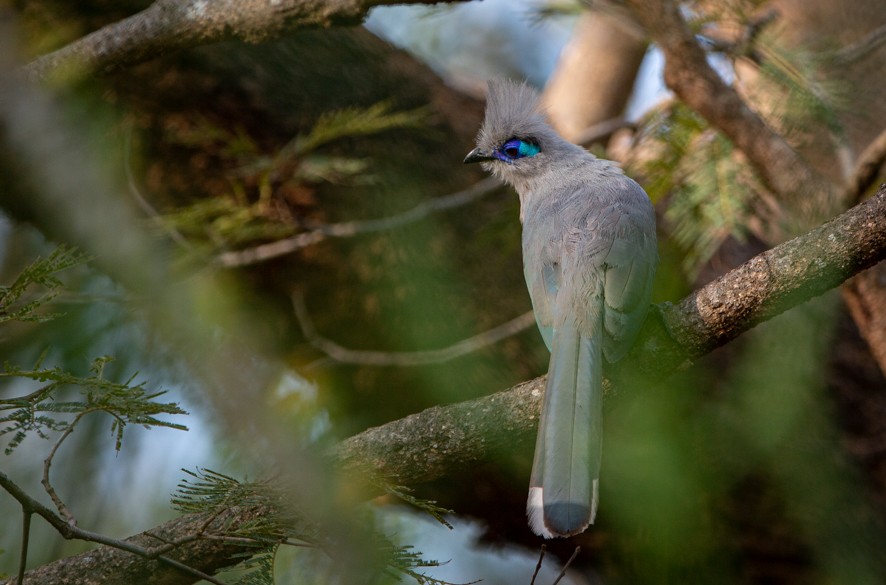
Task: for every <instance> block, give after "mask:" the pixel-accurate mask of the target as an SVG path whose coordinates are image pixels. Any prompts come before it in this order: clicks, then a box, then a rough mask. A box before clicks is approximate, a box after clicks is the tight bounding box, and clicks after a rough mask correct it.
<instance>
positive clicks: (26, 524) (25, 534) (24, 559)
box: [16, 506, 33, 585]
mask: <svg viewBox="0 0 886 585" xmlns="http://www.w3.org/2000/svg"><path fill="white" fill-rule="evenodd" d="M32 514H33V512H31V511H29V510H26V509H25V507H24V506H22V550H21V554H20V556H19V562H18V577H17V578H16V583H17V585H24V582H25V567H26V566H27V565H28V543H29V542H30V541H31V515H32Z"/></svg>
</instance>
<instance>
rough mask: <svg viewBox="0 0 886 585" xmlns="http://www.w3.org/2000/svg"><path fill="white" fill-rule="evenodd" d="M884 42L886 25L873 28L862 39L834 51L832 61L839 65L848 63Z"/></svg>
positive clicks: (885, 39)
mask: <svg viewBox="0 0 886 585" xmlns="http://www.w3.org/2000/svg"><path fill="white" fill-rule="evenodd" d="M883 43H886V25H883V26H881V27H879V28H875V29H874V30H872V31H871V32H870V33H868V34H867V35H866V36H865V37H864V38H863V39H861V40H860V41H858V42H855V43H852V44H851V45H849V46H847V47H843V48H842V49H839V50H838V51H835V52H834V61H836V62H837V63H838V64H840V65H849V64H851V63H853V62H855V61H858V60H859V59H861V58H862V57H864V56H865V55H868V54H870V53H871V52H872V51H874V50H876V49H877V47H879V46H880V45H882V44H883Z"/></svg>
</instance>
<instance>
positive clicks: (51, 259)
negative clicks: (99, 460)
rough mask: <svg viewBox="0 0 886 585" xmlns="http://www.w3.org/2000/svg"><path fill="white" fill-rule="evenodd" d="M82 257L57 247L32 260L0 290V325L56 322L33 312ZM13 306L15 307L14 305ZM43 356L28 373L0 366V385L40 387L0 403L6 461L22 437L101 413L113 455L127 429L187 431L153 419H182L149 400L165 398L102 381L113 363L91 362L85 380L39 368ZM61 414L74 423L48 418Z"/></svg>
mask: <svg viewBox="0 0 886 585" xmlns="http://www.w3.org/2000/svg"><path fill="white" fill-rule="evenodd" d="M85 260H86V257H85V256H84V255H83V254H81V253H80V252H78V251H77V250H75V249H72V248H67V247H64V246H61V247H59V248H56V249H55V250H54V251H53V252H52V253H51V254H49V256H48V257H46V258H38V259H37V260H35V261H34V262H32V263H31V264H30V265H29V266H27V267H26V268H25V269H24V270H23V271H22V272H21V273H20V274H19V275H18V276H17V277H16V278H15V280H14V281H13V283H12V284H11V285H9V286H0V323H5V322H8V321H39V322H46V321H50V320H52V319H54V318H56V317H57V316H58V314H53V313H43V314H37V309H38V308H40V307H41V306H43V305H45V304H46V303H48V302H49V301H51V300H52V299H53V298H54V297H55V296H56V295H57V294H58V293H59V289H61V288H62V282H61V280H59V279H58V278H57V276H56V275H57V273H59V272H60V271H62V270H65V269H67V268H71V267H73V266H77V265H79V264H81V263H83V262H85ZM32 288H43V289H46V290H45V292H43V293H41V294H40V296H37V297H36V298H33V299H32V300H26V301H25V302H23V303H22V302H21V301H23V300H24V299H25V298H26V297H25V295H26V294H27V293H28V292H29V291H30V290H31V289H32ZM17 303H18V305H17ZM46 353H47V351H44V352H43V354H42V355H41V356H40V358H39V359H38V361H37V363H36V364H35V365H34V366H33V367H32V368H31V369H23V368H21V367H19V366H16V365H12V364H10V363H9V362H4V364H3V370H2V372H0V380H2V379H7V380H12V379H16V380H30V381H31V382H37V383H39V384H40V386H39V388H37V389H36V390H34V391H32V392H29V393H28V394H26V395H23V396H15V397H11V398H0V413H2V412H4V411H11V412H9V414H4V415H0V436H2V435H7V434H10V433H12V437H11V438H10V439H9V442H8V444H7V446H6V448H5V453H6V455H10V454H11V453H12V451H13V450H14V449H15V448H16V447H18V446H19V445H20V444H21V442H22V441H24V440H25V438H26V437H27V435H28V433H34V434H36V435H38V436H39V437H41V438H44V439H49V438H50V436H49V433H59V432H64V431H69V430H71V429H72V428H73V426H74V425H76V424H77V423H78V422H79V421H80V420H81V419H82V418H83V417H84V416H86V415H88V414H91V413H99V412H101V413H105V414H108V415H110V416H111V417H112V421H111V432H112V434H113V435H114V437H115V444H114V448H115V449H116V450H117V451H119V450H120V447H121V445H122V442H123V432H124V430H125V428H126V425H128V424H137V425H141V426H143V427H145V428H150V427H168V428H173V429H178V430H187V427H185V426H184V425H180V424H176V423H171V422H167V421H164V420H161V419H158V418H156V416H157V415H160V414H170V415H176V414H187V413H186V412H185V411H184V410H182V409H181V408H179V406H178V405H177V404H175V403H161V402H157V401H156V400H155V399H156V398H158V397H160V396H162V395H163V394H165V392H149V391H147V390H146V388H145V384H146V382H140V383H138V384H134V385H133V381H134V379H135V376H136V375H137V374H133V375H132V376H131V377H130V378H129V379H128V380H126V381H125V382H114V381H112V380H108V379H106V378H105V375H104V372H105V365H106V364H107V363H108V362H110V361H112V359H113V358H111V357H108V356H103V357H99V358H96V359H95V360H93V362H92V365H91V366H90V368H89V370H90V372H91V373H90V375H89V376H85V377H84V376H77V375H74V374H72V373H70V372H67V371H65V370H64V369H63V368H61V367H58V366H55V367H52V368H45V367H43V365H42V362H43V360H44V358H45V357H46ZM69 388H79V389H80V393H81V396H82V399H81V400H62V399H61V398H62V392H63V391H65V390H66V389H69ZM60 414H67V415H76V416H75V417H73V419H72V417H70V416H68V417H64V418H60V417H57V416H54V415H60Z"/></svg>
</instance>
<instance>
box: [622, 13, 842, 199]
mask: <svg viewBox="0 0 886 585" xmlns="http://www.w3.org/2000/svg"><path fill="white" fill-rule="evenodd" d="M625 4H626V5H627V6H628V7H629V8H630V9H631V11H632V12H633V14H634V17H635V18H636V19H637V21H639V22H640V23H641V24H642V25H643V27H644V28H645V29H646V30H647V32H648V33H649V35H650V36H651V37H652V39H653V40H654V41H655V42H656V43H657V44H658V46H659V47H660V48H661V50H662V52H663V53H664V55H665V72H664V77H665V82H666V83H667V85H668V87H670V88H671V89H672V90H673V91H674V93H676V94H677V95H678V96H679V97H680V99H681V100H683V102H684V103H686V104H687V105H688V106H689V107H690V108H692V109H693V110H695V111H696V112H697V113H698V114H699V115H701V116H702V117H703V118H704V119H705V120H707V122H708V123H709V124H711V126H713V127H714V128H717V129H718V130H720V131H721V132H722V133H723V134H724V135H725V136H726V137H727V138H729V140H731V141H732V143H733V144H735V146H736V147H737V148H738V149H739V150H741V151H742V152H743V153H744V154H745V156H746V157H747V158H748V161H750V163H751V165H752V166H753V168H754V169H755V170H756V171H757V173H758V174H759V175H760V178H761V180H762V181H763V183H764V184H765V185H766V186H767V187H768V188H769V189H771V190H772V191H774V192H775V193H777V194H779V195H781V196H790V197H792V199H793V200H795V201H805V200H807V199H809V198H812V199H813V200H815V201H831V200H832V192H833V191H834V189H835V186H834V185H832V184H831V183H830V182H828V181H827V180H825V179H823V178H822V177H821V176H819V175H818V173H816V172H815V171H814V170H813V169H812V168H811V167H810V166H809V165H807V164H806V162H805V161H804V160H803V159H802V158H801V157H800V156H799V155H798V154H797V152H796V151H795V150H794V149H793V148H791V146H790V145H789V144H788V143H787V142H786V141H785V139H784V138H783V137H782V136H780V135H779V134H778V133H776V132H775V131H774V130H773V129H772V128H770V127H769V126H768V125H767V124H766V123H765V122H764V121H763V119H762V118H760V116H758V115H757V114H756V113H755V112H754V111H753V110H751V109H750V108H749V107H748V106H747V104H745V102H744V101H743V100H742V99H741V97H740V96H739V95H738V93H737V92H736V91H735V89H734V88H732V87H730V86H729V85H727V84H726V82H724V81H723V79H722V78H721V77H720V76H719V75H718V74H717V73H716V72H715V71H714V70H713V68H711V66H710V65H709V64H708V62H707V60H706V55H705V52H704V50H703V49H702V48H701V46H700V45H699V44H698V42H697V41H696V40H695V37H694V36H693V34H692V31H691V30H690V29H689V27H688V26H687V24H686V21H685V20H684V19H683V17H682V15H681V13H680V7H679V6H678V5H677V3H675V2H674V1H673V0H625Z"/></svg>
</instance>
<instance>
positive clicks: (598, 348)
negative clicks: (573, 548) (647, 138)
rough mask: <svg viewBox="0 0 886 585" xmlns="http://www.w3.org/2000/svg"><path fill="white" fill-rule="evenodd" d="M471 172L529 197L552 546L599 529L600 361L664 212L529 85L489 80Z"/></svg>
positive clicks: (611, 344)
mask: <svg viewBox="0 0 886 585" xmlns="http://www.w3.org/2000/svg"><path fill="white" fill-rule="evenodd" d="M464 162H465V163H478V162H479V163H482V166H483V168H484V169H485V170H487V171H489V172H491V173H493V174H494V175H496V176H497V177H499V178H501V179H502V180H504V181H505V182H507V183H509V184H510V185H512V186H513V187H514V189H515V190H516V191H517V194H518V195H519V197H520V221H521V222H522V223H523V271H524V274H525V276H526V285H527V287H528V288H529V295H530V296H531V297H532V307H533V309H534V310H535V319H536V322H537V323H538V328H539V330H540V331H541V335H542V337H543V338H544V341H545V344H546V345H547V346H548V349H549V350H550V352H551V361H550V364H549V366H548V377H547V385H546V388H545V398H544V406H543V410H542V414H541V419H540V421H539V428H538V438H537V439H536V446H535V458H534V461H533V465H532V476H531V479H530V483H529V501H528V504H527V514H528V516H529V525H530V527H531V528H532V530H533V531H534V532H535V533H536V534H538V535H540V536H544V537H545V538H552V537H555V536H572V535H574V534H578V533H580V532H583V531H584V530H585V529H586V528H587V527H588V525H589V524H592V523H593V522H594V517H595V515H596V512H597V499H598V482H599V478H600V459H601V455H602V450H601V438H602V432H601V430H602V426H601V423H602V413H603V409H602V404H603V386H602V382H603V360H604V359H605V360H607V361H608V362H615V361H617V360H619V359H621V358H622V357H624V355H625V354H626V353H627V352H628V350H629V349H630V347H631V345H632V344H633V342H634V339H635V338H636V336H637V333H638V331H639V329H640V326H641V324H642V323H643V320H644V318H645V316H646V311H647V308H648V307H649V303H650V294H651V290H652V280H653V277H654V275H655V268H656V265H657V264H658V251H657V245H656V237H655V212H654V211H653V208H652V203H651V202H650V201H649V197H648V196H647V195H646V193H645V192H644V191H643V189H642V188H641V187H640V185H638V184H637V183H636V182H634V181H633V180H632V179H630V178H628V177H627V176H625V175H624V173H623V172H622V170H621V169H620V168H619V167H618V166H616V165H615V164H614V163H612V162H610V161H607V160H603V159H600V158H597V157H595V156H594V155H592V154H591V153H589V152H588V151H586V150H585V149H584V148H581V147H580V146H576V145H574V144H571V143H570V142H567V141H566V140H564V139H563V138H561V137H560V136H559V135H558V134H557V133H556V132H555V131H554V129H553V128H552V127H551V126H550V125H549V124H548V123H547V121H546V120H545V118H544V116H543V114H542V113H541V111H540V109H539V97H538V94H537V93H536V92H535V91H534V90H533V89H531V88H530V87H528V86H527V85H525V84H519V83H514V82H510V81H492V82H490V83H489V94H488V98H487V104H486V118H485V120H484V121H483V126H482V128H481V129H480V133H479V135H478V137H477V148H475V149H474V150H472V151H471V152H470V153H469V154H468V156H467V158H465V161H464Z"/></svg>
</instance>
